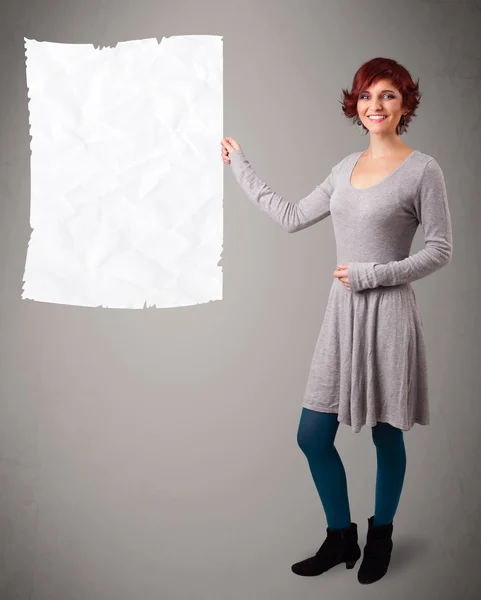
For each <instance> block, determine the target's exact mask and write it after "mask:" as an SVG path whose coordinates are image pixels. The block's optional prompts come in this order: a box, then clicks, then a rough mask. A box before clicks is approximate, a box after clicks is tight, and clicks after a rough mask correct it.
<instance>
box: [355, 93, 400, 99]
mask: <svg viewBox="0 0 481 600" xmlns="http://www.w3.org/2000/svg"><path fill="white" fill-rule="evenodd" d="M384 96H387V97H388V98H394V96H393V95H392V94H384ZM366 97H367V94H363V95H362V96H361V97H360V98H361V100H364V99H365V98H366Z"/></svg>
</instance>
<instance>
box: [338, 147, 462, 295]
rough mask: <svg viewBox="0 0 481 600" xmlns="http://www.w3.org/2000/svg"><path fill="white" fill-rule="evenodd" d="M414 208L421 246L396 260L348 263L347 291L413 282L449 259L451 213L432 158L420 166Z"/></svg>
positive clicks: (451, 237)
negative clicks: (420, 175)
mask: <svg viewBox="0 0 481 600" xmlns="http://www.w3.org/2000/svg"><path fill="white" fill-rule="evenodd" d="M414 208H415V211H416V216H417V218H418V221H419V222H420V223H421V225H422V227H423V230H424V241H425V247H424V248H423V249H422V250H420V251H419V252H416V253H415V254H413V255H412V256H408V257H407V258H405V259H403V260H399V261H394V260H393V261H391V262H388V263H377V262H352V263H349V265H348V271H347V276H348V281H349V285H350V287H351V291H353V292H359V291H361V290H364V289H367V288H375V287H378V286H380V285H382V286H390V285H399V284H401V283H409V282H411V281H416V280H417V279H421V278H423V277H426V276H427V275H430V274H431V273H434V271H437V270H438V269H440V268H441V267H443V266H444V265H447V264H448V263H449V262H450V260H451V257H452V252H453V234H452V226H451V216H450V212H449V206H448V199H447V194H446V186H445V182H444V176H443V172H442V170H441V167H440V166H439V164H438V163H437V161H436V159H434V158H432V159H431V160H430V161H429V162H428V163H426V166H425V167H424V171H423V176H422V178H421V182H420V186H419V190H418V194H417V197H416V200H415V202H414Z"/></svg>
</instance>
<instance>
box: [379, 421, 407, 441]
mask: <svg viewBox="0 0 481 600" xmlns="http://www.w3.org/2000/svg"><path fill="white" fill-rule="evenodd" d="M372 441H373V442H374V445H375V446H378V447H380V446H386V445H387V446H389V445H396V444H401V443H402V442H404V436H403V431H402V429H399V428H398V427H394V426H393V425H391V424H390V423H381V422H378V423H377V424H376V425H375V426H374V427H373V428H372Z"/></svg>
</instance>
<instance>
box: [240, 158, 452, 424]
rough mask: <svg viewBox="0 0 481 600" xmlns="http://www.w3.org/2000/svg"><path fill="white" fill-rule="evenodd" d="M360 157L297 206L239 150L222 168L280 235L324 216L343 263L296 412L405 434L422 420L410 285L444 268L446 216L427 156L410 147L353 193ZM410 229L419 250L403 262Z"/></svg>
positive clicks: (425, 402) (418, 322) (421, 344)
mask: <svg viewBox="0 0 481 600" xmlns="http://www.w3.org/2000/svg"><path fill="white" fill-rule="evenodd" d="M361 154H362V152H354V153H352V154H349V155H348V156H346V157H345V158H344V159H343V160H341V161H340V162H339V163H337V164H336V165H335V166H334V167H333V168H332V170H331V172H330V173H329V175H328V176H327V178H326V179H325V180H324V181H323V183H321V184H320V185H318V186H317V187H316V188H315V189H314V190H313V191H312V192H311V193H310V194H309V195H307V196H306V197H305V198H303V199H302V200H300V201H299V202H297V203H292V202H289V201H287V200H285V199H284V198H283V197H282V196H281V195H280V194H278V193H277V192H275V191H273V190H272V189H271V188H270V187H269V186H268V185H267V184H266V183H265V182H264V181H262V179H260V177H259V176H258V175H257V173H256V172H255V171H254V170H253V168H252V166H251V165H250V163H249V161H248V160H247V158H246V156H245V154H244V152H243V150H234V151H233V152H231V153H230V159H231V163H230V167H231V171H232V173H233V175H234V177H235V179H236V181H237V182H238V183H239V185H240V186H241V188H242V190H243V191H244V192H245V194H246V195H247V197H248V198H250V199H251V200H252V202H254V204H255V205H256V206H258V207H259V208H260V210H262V211H263V212H265V213H266V214H267V215H268V216H269V217H270V218H272V219H273V220H274V221H275V222H277V223H278V224H279V225H280V226H281V227H283V228H284V229H285V230H286V231H288V232H290V233H293V232H296V231H300V230H302V229H305V228H306V227H310V226H311V225H314V224H315V223H318V222H319V221H322V220H323V219H325V218H326V217H328V216H329V215H331V216H332V224H333V227H334V234H335V239H336V248H337V263H336V264H349V267H348V279H349V284H350V286H351V290H350V291H349V290H348V289H346V288H345V287H344V285H343V284H342V283H341V282H340V281H339V280H338V279H337V278H335V277H333V282H332V286H331V289H330V292H329V297H328V300H327V306H326V311H325V315H324V319H323V321H322V325H321V329H320V332H319V337H318V339H317V343H316V346H315V349H314V355H313V358H312V363H311V367H310V371H309V376H308V380H307V384H306V388H305V392H304V396H303V399H302V403H301V406H303V407H306V408H309V409H311V410H315V411H319V412H329V413H338V421H339V422H341V423H344V424H346V425H349V426H350V427H351V428H352V432H353V433H358V432H359V431H360V430H361V428H362V426H363V425H368V426H370V427H374V426H375V425H376V423H377V422H378V421H379V422H383V423H389V424H391V425H393V426H394V427H398V428H400V429H402V430H403V431H407V430H409V429H411V427H412V426H413V425H414V424H415V423H419V424H421V425H427V424H428V423H429V398H428V374H427V359H426V345H425V341H424V335H423V324H422V318H421V315H420V312H419V309H418V306H417V304H416V297H415V293H414V290H413V287H412V286H411V282H413V281H416V280H417V279H421V278H423V277H426V276H427V275H429V274H431V273H434V272H435V271H437V270H438V269H440V268H441V267H443V266H444V265H446V264H448V263H449V262H450V260H451V256H452V249H453V240H452V228H451V217H450V212H449V207H448V200H447V194H446V187H445V182H444V176H443V172H442V170H441V168H440V166H439V164H438V163H437V161H436V160H435V159H434V158H433V157H431V156H429V155H427V154H424V153H423V152H421V151H419V150H414V151H413V152H411V154H410V155H409V156H408V157H407V158H406V159H405V160H404V162H403V163H402V164H401V165H400V166H399V167H398V168H397V169H395V170H394V171H393V172H392V173H390V174H389V175H388V176H387V177H386V178H385V179H383V180H382V181H381V182H380V183H378V184H376V185H373V186H371V187H369V188H367V189H357V188H355V187H353V186H352V184H351V183H350V179H351V173H352V171H353V169H354V166H355V164H356V162H357V161H358V159H359V157H360V156H361ZM419 224H421V226H422V228H423V232H424V240H425V244H424V248H423V249H422V250H420V251H419V252H416V253H415V254H413V255H412V256H410V255H409V251H410V248H411V244H412V240H413V238H414V235H415V233H416V230H417V228H418V226H419ZM335 268H336V265H333V269H332V270H333V271H334V269H335Z"/></svg>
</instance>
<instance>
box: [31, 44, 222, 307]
mask: <svg viewBox="0 0 481 600" xmlns="http://www.w3.org/2000/svg"><path fill="white" fill-rule="evenodd" d="M24 39H25V48H26V56H27V60H26V76H27V86H28V97H29V99H30V100H29V103H28V108H29V118H30V133H31V138H32V139H31V151H32V152H31V213H30V214H31V217H30V225H31V227H32V229H33V232H32V234H31V239H30V242H29V246H28V250H27V259H26V265H25V275H24V282H25V284H24V291H23V295H22V298H24V299H32V300H37V301H41V302H52V303H60V304H73V305H78V306H103V307H110V308H143V307H144V306H156V307H159V308H160V307H171V306H186V305H192V304H200V303H205V302H209V301H211V300H218V299H222V268H221V267H220V266H219V265H218V263H219V261H220V257H221V253H222V238H223V212H222V199H223V162H222V161H221V158H220V140H221V139H222V129H223V105H222V37H221V36H216V35H186V36H174V37H170V38H162V41H161V42H160V44H159V43H158V41H157V39H155V38H154V39H146V40H134V41H127V42H121V43H119V44H118V45H117V46H115V47H113V48H110V47H103V48H95V47H94V46H92V45H91V44H61V43H52V42H38V41H35V40H28V39H27V38H24Z"/></svg>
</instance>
